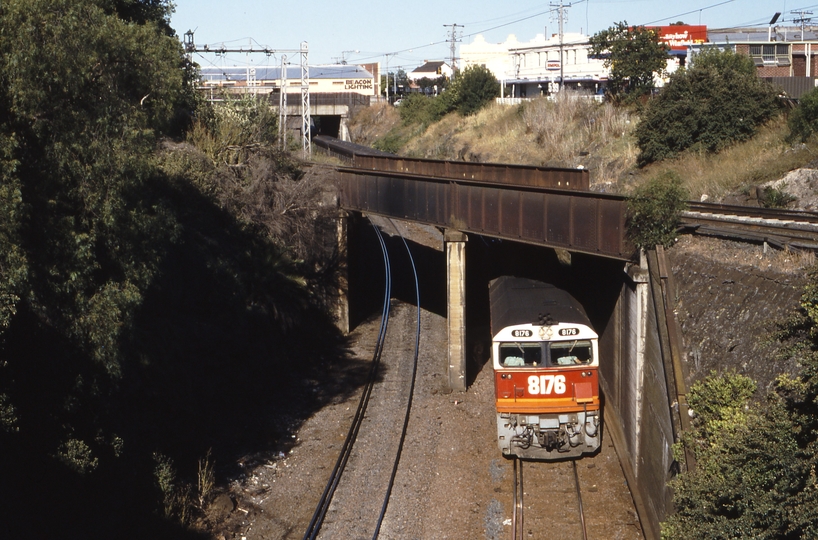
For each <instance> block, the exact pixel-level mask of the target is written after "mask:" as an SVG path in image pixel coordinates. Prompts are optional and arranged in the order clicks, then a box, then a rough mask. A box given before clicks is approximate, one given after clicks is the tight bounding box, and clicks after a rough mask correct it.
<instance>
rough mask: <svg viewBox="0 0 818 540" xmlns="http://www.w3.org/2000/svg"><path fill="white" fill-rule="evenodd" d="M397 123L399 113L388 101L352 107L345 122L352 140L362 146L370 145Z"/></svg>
mask: <svg viewBox="0 0 818 540" xmlns="http://www.w3.org/2000/svg"><path fill="white" fill-rule="evenodd" d="M399 125H400V114H398V111H397V110H396V109H395V107H393V106H392V105H389V104H388V103H376V104H375V105H372V106H371V107H360V108H357V109H354V110H353V111H352V114H351V115H350V118H349V122H348V123H347V127H348V128H349V136H350V139H352V142H354V143H356V144H362V145H364V146H372V144H373V143H374V142H375V141H376V140H378V139H380V138H382V137H384V136H386V134H387V133H389V131H390V130H392V129H394V128H395V127H397V126H399Z"/></svg>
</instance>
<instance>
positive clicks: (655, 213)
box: [627, 173, 687, 249]
mask: <svg viewBox="0 0 818 540" xmlns="http://www.w3.org/2000/svg"><path fill="white" fill-rule="evenodd" d="M685 199H687V192H686V191H685V189H684V188H683V187H682V180H681V178H679V177H678V176H676V175H675V174H673V173H664V174H661V175H659V176H656V177H654V178H651V179H650V180H649V181H648V182H647V183H646V184H644V185H642V186H640V187H639V188H637V189H636V192H635V193H634V195H633V197H631V199H630V200H629V201H628V221H627V229H628V236H629V237H630V239H631V241H632V242H633V243H634V244H635V245H636V247H638V248H642V249H652V248H653V247H654V246H657V245H661V246H665V247H669V246H671V245H673V243H674V242H675V241H676V236H677V229H678V226H679V221H680V216H681V213H682V211H683V210H684V209H685V207H686V204H685Z"/></svg>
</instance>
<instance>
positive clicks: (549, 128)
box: [403, 94, 636, 184]
mask: <svg viewBox="0 0 818 540" xmlns="http://www.w3.org/2000/svg"><path fill="white" fill-rule="evenodd" d="M564 96H565V97H563V98H562V99H559V100H558V101H556V102H550V101H548V100H546V99H535V100H532V101H529V102H526V103H523V104H521V105H516V106H504V105H497V104H492V105H489V106H488V107H486V108H485V109H483V110H481V111H480V112H478V113H477V114H475V115H474V116H469V117H466V118H464V117H461V116H459V115H457V114H450V115H448V116H447V117H446V118H444V119H443V120H441V121H440V122H438V123H437V124H435V125H433V126H430V127H429V128H428V129H427V130H426V131H425V132H424V133H422V134H421V135H420V136H418V137H415V138H413V139H411V140H410V141H409V142H408V143H407V144H406V145H405V146H404V148H403V153H404V154H406V155H410V156H415V157H426V158H437V159H456V160H465V161H476V162H495V163H516V164H524V165H538V166H550V167H572V168H573V167H583V168H587V169H590V172H591V183H592V184H600V183H611V182H615V181H616V180H617V179H618V178H619V177H621V176H622V175H624V174H625V173H626V172H627V171H628V170H631V169H632V168H633V167H634V165H635V163H636V149H635V145H634V140H633V136H632V131H633V127H634V125H635V122H631V118H630V115H629V113H628V112H627V111H626V110H625V109H617V108H615V107H613V106H612V105H610V104H599V103H596V102H593V101H589V100H584V99H575V98H573V97H571V96H569V95H567V94H564Z"/></svg>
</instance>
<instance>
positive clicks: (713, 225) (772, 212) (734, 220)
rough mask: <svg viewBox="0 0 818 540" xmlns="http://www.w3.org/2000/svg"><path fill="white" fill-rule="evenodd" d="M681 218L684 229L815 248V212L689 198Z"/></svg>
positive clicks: (817, 241)
mask: <svg viewBox="0 0 818 540" xmlns="http://www.w3.org/2000/svg"><path fill="white" fill-rule="evenodd" d="M682 220H683V221H682V230H683V231H684V232H689V233H693V234H700V235H704V236H713V237H717V238H722V239H726V240H737V241H744V242H752V243H756V244H769V245H771V246H773V247H776V248H778V249H808V250H813V251H818V213H816V212H803V211H796V210H786V209H772V208H754V207H747V206H733V205H723V204H707V203H696V202H691V203H688V210H687V211H686V212H684V213H683V214H682Z"/></svg>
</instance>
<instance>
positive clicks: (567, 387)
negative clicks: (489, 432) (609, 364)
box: [489, 276, 602, 460]
mask: <svg viewBox="0 0 818 540" xmlns="http://www.w3.org/2000/svg"><path fill="white" fill-rule="evenodd" d="M489 299H490V302H491V334H492V347H491V349H492V350H491V358H492V362H493V365H494V388H495V401H496V408H497V444H498V446H499V448H500V451H501V452H502V453H503V455H505V456H507V457H515V456H516V457H518V458H522V459H531V460H558V459H566V458H578V457H580V456H582V455H583V454H590V453H593V452H595V451H596V450H597V449H598V448H599V443H600V428H601V423H602V419H601V416H600V415H601V409H600V400H599V379H598V374H597V370H598V368H599V351H598V335H597V334H596V332H594V330H593V328H592V327H591V323H590V321H589V320H588V317H587V315H586V313H585V310H584V309H583V307H582V305H581V304H580V303H579V302H578V301H577V300H576V299H574V298H573V297H572V296H571V295H570V294H569V293H568V292H566V291H564V290H562V289H559V288H557V287H555V286H553V285H551V284H548V283H543V282H540V281H535V280H531V279H525V278H517V277H511V276H503V277H500V278H497V279H495V280H493V281H491V283H490V284H489Z"/></svg>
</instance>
